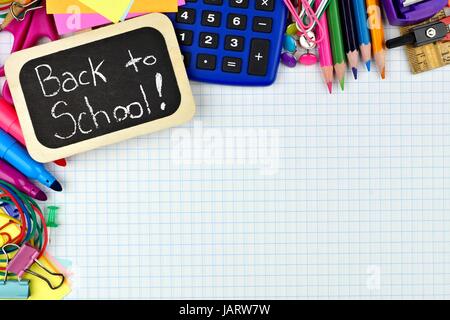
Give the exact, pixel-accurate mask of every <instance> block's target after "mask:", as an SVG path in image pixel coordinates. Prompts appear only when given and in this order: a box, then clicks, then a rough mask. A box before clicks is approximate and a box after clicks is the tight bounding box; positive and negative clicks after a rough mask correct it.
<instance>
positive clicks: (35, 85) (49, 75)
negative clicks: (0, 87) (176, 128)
mask: <svg viewBox="0 0 450 320" xmlns="http://www.w3.org/2000/svg"><path fill="white" fill-rule="evenodd" d="M163 17H164V16H162V15H160V14H151V15H148V16H144V17H141V18H137V19H133V20H130V21H129V22H125V23H120V24H118V25H114V26H111V27H106V28H102V29H99V30H96V31H91V32H88V33H86V34H81V35H79V36H76V37H74V38H75V39H73V38H68V39H64V40H60V41H57V42H53V43H50V44H46V45H43V46H39V47H36V48H33V49H30V51H29V52H27V53H25V54H24V52H23V51H22V52H18V53H17V54H15V55H13V56H12V57H11V58H10V60H8V61H7V64H6V72H7V79H8V81H9V83H10V87H11V92H12V95H13V98H14V102H15V104H16V108H17V109H18V114H19V119H20V121H21V125H22V128H23V129H24V134H25V139H26V141H27V146H29V145H31V146H33V148H32V149H33V151H32V152H30V153H31V154H32V156H33V155H34V156H36V158H38V159H39V160H44V159H45V160H46V161H50V159H53V158H54V159H59V158H61V157H67V156H69V155H71V154H74V153H78V152H80V151H83V150H88V149H92V148H95V147H98V146H101V145H104V144H109V143H112V142H116V141H120V140H123V139H126V138H130V137H132V136H136V135H138V134H143V133H146V132H152V131H156V130H159V129H162V128H165V127H168V126H171V125H175V124H179V123H181V122H184V121H187V120H188V119H189V118H190V117H191V116H192V114H193V111H194V108H195V106H194V102H193V98H192V93H191V92H190V88H189V84H188V80H187V77H186V74H185V71H184V68H183V62H182V58H181V53H180V52H179V48H178V45H177V44H176V37H175V35H174V31H173V27H172V26H171V24H170V22H169V20H168V19H167V18H166V17H164V18H163ZM107 29H109V32H108V31H106V32H105V30H107ZM76 38H78V39H76ZM26 51H28V50H26ZM174 115H177V116H174ZM149 124H154V125H152V126H149ZM144 125H145V128H144V127H142V126H144Z"/></svg>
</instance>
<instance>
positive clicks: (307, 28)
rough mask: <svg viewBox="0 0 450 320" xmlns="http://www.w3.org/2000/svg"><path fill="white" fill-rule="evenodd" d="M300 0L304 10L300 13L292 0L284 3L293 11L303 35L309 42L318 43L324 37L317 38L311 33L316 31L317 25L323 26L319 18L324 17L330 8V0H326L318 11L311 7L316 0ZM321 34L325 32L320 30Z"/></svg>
mask: <svg viewBox="0 0 450 320" xmlns="http://www.w3.org/2000/svg"><path fill="white" fill-rule="evenodd" d="M299 1H301V4H302V10H301V11H300V14H297V11H296V9H295V7H294V5H293V4H292V2H291V0H284V3H285V5H286V6H287V8H288V9H289V11H290V12H291V14H292V16H293V17H294V20H295V22H296V25H297V29H298V30H299V32H300V33H301V34H302V36H304V37H305V39H306V40H307V41H308V42H311V43H313V44H317V43H319V42H321V41H322V39H323V37H322V36H320V37H319V38H318V39H315V36H313V35H311V33H312V32H313V31H314V29H315V28H316V27H317V28H322V27H321V25H320V24H319V19H320V18H321V17H322V15H323V14H324V13H325V11H326V9H327V8H328V5H329V4H330V0H324V1H323V2H322V3H321V4H320V6H319V7H318V8H317V10H316V11H314V10H313V9H312V7H311V6H312V5H313V4H314V1H315V0H299ZM320 34H321V35H322V34H323V32H320Z"/></svg>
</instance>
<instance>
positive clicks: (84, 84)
mask: <svg viewBox="0 0 450 320" xmlns="http://www.w3.org/2000/svg"><path fill="white" fill-rule="evenodd" d="M85 74H87V71H86V70H85V71H81V72H80V75H79V76H78V82H79V83H80V85H82V86H88V85H90V84H91V83H90V82H84V81H83V79H82V78H83V75H85Z"/></svg>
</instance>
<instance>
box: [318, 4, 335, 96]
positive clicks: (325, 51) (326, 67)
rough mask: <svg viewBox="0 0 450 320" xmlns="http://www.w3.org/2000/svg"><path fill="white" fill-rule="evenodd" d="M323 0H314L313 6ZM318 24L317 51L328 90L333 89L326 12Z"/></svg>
mask: <svg viewBox="0 0 450 320" xmlns="http://www.w3.org/2000/svg"><path fill="white" fill-rule="evenodd" d="M322 1H323V0H317V1H316V2H315V8H316V9H317V8H318V7H319V6H320V4H321V2H322ZM319 24H320V26H319V27H317V36H318V38H319V39H322V41H321V42H320V43H318V45H317V49H318V51H319V60H320V67H321V69H322V73H323V78H324V80H325V83H326V85H327V87H328V91H329V92H330V93H332V91H333V80H334V79H333V78H334V77H333V53H332V51H331V43H330V34H329V31H328V19H327V15H326V13H324V14H323V15H322V17H321V18H320V20H319Z"/></svg>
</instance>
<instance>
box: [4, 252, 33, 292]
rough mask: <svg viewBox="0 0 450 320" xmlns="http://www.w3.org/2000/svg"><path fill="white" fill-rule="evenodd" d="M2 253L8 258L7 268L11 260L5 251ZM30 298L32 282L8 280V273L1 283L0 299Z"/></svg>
mask: <svg viewBox="0 0 450 320" xmlns="http://www.w3.org/2000/svg"><path fill="white" fill-rule="evenodd" d="M2 251H3V253H4V255H5V257H6V267H8V265H9V258H8V255H7V254H6V252H5V250H4V249H3V248H2ZM29 297H30V280H8V272H7V271H5V277H4V278H3V281H2V282H0V299H28V298H29Z"/></svg>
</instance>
